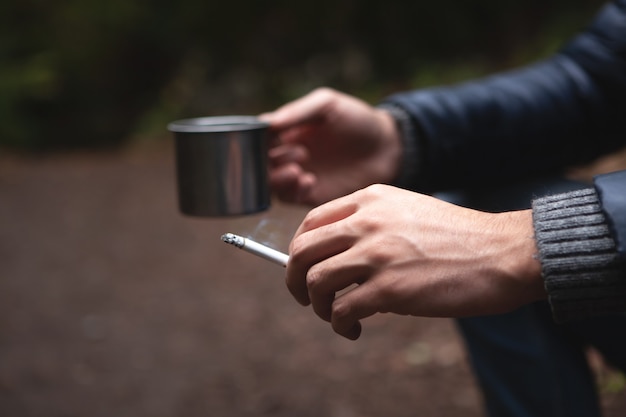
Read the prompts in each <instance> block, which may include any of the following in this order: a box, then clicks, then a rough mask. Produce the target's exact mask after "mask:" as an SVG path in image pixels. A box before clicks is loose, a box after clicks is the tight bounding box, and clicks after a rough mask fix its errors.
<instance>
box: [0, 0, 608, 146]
mask: <svg viewBox="0 0 626 417" xmlns="http://www.w3.org/2000/svg"><path fill="white" fill-rule="evenodd" d="M601 3H602V2H601V1H599V0H549V1H546V0H524V1H522V0H475V1H457V2H452V3H451V2H434V1H425V0H422V1H406V0H387V1H385V2H379V1H357V0H317V1H314V2H313V1H306V2H294V1H287V0H275V1H268V0H255V1H241V0H230V1H215V0H180V1H176V2H174V1H162V0H154V1H145V0H144V1H142V0H108V1H100V0H67V1H64V2H50V1H41V0H20V1H17V0H9V1H4V2H2V4H0V147H5V148H13V149H21V150H37V151H41V150H44V151H46V150H55V149H68V148H74V149H75V148H92V147H116V146H119V145H123V144H125V143H128V142H129V141H132V140H137V139H140V138H155V137H162V136H163V133H164V130H165V125H166V124H167V122H168V121H171V120H173V119H176V118H179V117H193V116H199V115H217V114H244V113H245V114H255V113H258V112H262V111H267V110H270V109H273V108H274V107H276V106H278V105H280V104H282V103H284V102H285V101H287V100H291V99H293V98H295V97H297V96H299V95H302V94H304V93H306V92H307V91H309V90H310V89H312V88H314V87H317V86H321V85H326V86H331V87H335V88H337V89H340V90H343V91H346V92H349V93H352V94H355V95H357V96H359V97H362V98H364V99H366V100H369V101H372V102H375V101H377V100H380V99H381V98H383V97H384V96H385V95H386V94H389V93H391V92H394V91H397V90H400V89H407V88H417V87H422V86H427V85H432V84H439V83H449V82H455V81H459V80H463V79H466V78H469V77H474V76H480V75H483V74H486V73H489V72H492V71H496V70H501V69H506V68H509V67H513V66H516V65H520V64H524V63H527V62H529V61H531V60H534V59H537V58H541V57H543V56H546V55H547V54H549V53H551V52H553V51H555V50H556V49H557V48H558V47H559V45H561V43H562V42H563V41H564V40H566V39H567V38H568V37H570V36H571V35H572V34H574V33H576V32H577V31H579V30H580V29H582V28H583V27H584V25H585V24H586V23H587V22H588V21H589V20H590V18H591V17H592V16H593V13H594V11H595V10H596V9H597V8H598V6H599V5H600V4H601Z"/></svg>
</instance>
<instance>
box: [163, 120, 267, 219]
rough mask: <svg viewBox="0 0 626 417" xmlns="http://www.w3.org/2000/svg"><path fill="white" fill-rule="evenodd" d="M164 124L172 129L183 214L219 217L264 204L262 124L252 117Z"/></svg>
mask: <svg viewBox="0 0 626 417" xmlns="http://www.w3.org/2000/svg"><path fill="white" fill-rule="evenodd" d="M167 128H168V130H169V131H171V132H173V133H174V140H175V145H176V146H175V148H176V150H175V153H176V176H177V183H178V203H179V208H180V211H181V212H182V213H184V214H186V215H190V216H202V217H221V216H236V215H244V214H252V213H257V212H260V211H264V210H267V209H268V208H269V206H270V188H269V180H268V168H267V159H268V156H267V152H268V148H269V132H268V125H267V124H266V123H264V122H262V121H260V120H259V119H257V118H256V117H254V116H221V117H200V118H195V119H183V120H178V121H175V122H172V123H170V124H169V125H168V126H167Z"/></svg>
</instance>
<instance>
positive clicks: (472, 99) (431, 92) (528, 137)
mask: <svg viewBox="0 0 626 417" xmlns="http://www.w3.org/2000/svg"><path fill="white" fill-rule="evenodd" d="M624 3H625V2H624V1H622V2H621V3H619V4H621V5H622V7H621V8H620V7H618V6H616V5H617V3H615V4H610V5H608V6H607V7H606V8H605V9H604V10H603V11H602V12H601V13H600V14H599V16H598V18H597V19H596V21H595V22H594V24H593V25H592V26H591V28H590V29H589V30H588V31H587V32H584V33H583V34H582V35H580V36H578V37H576V38H575V39H574V40H573V41H572V42H571V43H570V44H568V45H567V46H566V47H565V48H563V50H562V51H561V52H560V53H558V54H556V55H554V56H553V57H552V58H550V59H548V60H545V61H542V62H538V63H536V64H533V65H530V66H528V67H525V68H522V69H519V70H516V71H510V72H507V73H502V74H496V75H494V76H491V77H487V78H484V79H480V80H476V81H472V82H467V83H464V84H460V85H456V86H450V87H441V88H431V89H423V90H416V91H412V92H407V93H402V94H397V95H394V96H392V97H390V98H389V99H388V100H387V101H386V102H387V103H391V104H393V105H395V106H398V107H400V108H402V109H403V110H404V111H405V112H406V113H407V114H408V115H409V116H410V121H411V123H412V125H413V129H412V130H413V132H414V133H415V137H413V138H409V140H412V141H414V142H415V144H416V145H417V147H418V148H419V157H420V158H421V160H420V161H418V162H419V170H420V175H419V176H416V177H414V178H413V180H414V181H413V186H412V187H411V188H414V189H418V190H420V191H436V190H441V189H445V188H458V187H465V186H480V185H483V184H486V183H494V182H498V181H499V182H510V181H514V180H517V179H523V178H528V177H530V176H533V175H535V176H536V175H542V174H545V173H555V172H559V171H561V170H563V169H564V168H565V167H569V166H571V165H573V164H577V163H582V162H585V161H587V160H590V159H591V158H594V157H596V156H599V155H601V154H605V153H607V152H610V151H612V150H613V149H615V148H617V147H619V146H622V145H623V143H624V142H623V139H624V133H623V132H624V124H623V116H622V115H623V114H624V111H626V101H625V100H624V97H626V57H625V56H624V51H626V29H625V28H626V11H625V10H623V9H624ZM620 22H621V23H620ZM494 173H496V174H497V175H494Z"/></svg>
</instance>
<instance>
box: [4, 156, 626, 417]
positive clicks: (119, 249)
mask: <svg viewBox="0 0 626 417" xmlns="http://www.w3.org/2000/svg"><path fill="white" fill-rule="evenodd" d="M171 159H172V158H171V155H170V152H169V148H166V149H152V148H151V149H143V150H141V151H137V150H135V151H130V152H125V153H122V154H93V155H92V154H79V155H61V156H55V157H46V158H32V157H31V158H17V157H8V156H6V155H5V156H3V157H2V158H0V268H1V270H0V415H2V416H46V417H50V416H53V417H78V416H90V417H98V416H117V417H126V416H128V417H143V416H145V417H161V416H163V417H175V416H176V417H177V416H185V417H194V416H262V415H268V416H285V417H287V416H289V417H293V416H302V417H306V416H311V417H318V416H325V417H352V416H365V417H367V416H396V417H402V416H415V415H421V416H429V417H438V416H441V417H443V416H446V417H455V416H459V417H461V416H462V417H472V416H479V415H481V412H480V400H479V396H478V391H477V390H476V388H475V385H474V382H473V380H472V377H471V374H470V372H469V368H468V365H467V363H466V359H465V357H464V352H463V349H462V347H461V344H460V342H459V340H458V338H457V336H456V333H455V330H454V326H453V323H452V322H451V321H449V320H439V319H437V320H432V319H415V318H405V317H398V316H392V315H385V316H378V317H375V318H373V319H370V320H368V321H367V322H366V323H365V328H364V329H365V331H364V334H363V336H362V338H361V339H360V340H359V341H358V342H349V341H346V340H343V339H342V338H340V337H338V336H336V335H335V334H334V333H333V332H332V331H331V329H330V328H329V326H327V325H326V324H325V323H323V322H321V321H319V320H317V319H316V318H315V317H314V315H313V314H312V313H311V311H310V310H309V309H305V308H302V307H300V306H298V305H297V304H296V303H295V302H294V301H293V300H292V299H291V297H290V296H289V295H288V294H287V291H286V289H285V287H284V284H283V282H282V278H283V271H282V270H281V269H280V267H277V266H275V265H272V264H269V263H267V262H265V261H263V260H260V259H257V258H255V257H252V256H250V255H248V254H244V253H242V252H239V251H237V250H236V249H234V248H232V247H230V246H227V245H224V244H223V243H221V242H220V241H219V237H220V235H221V234H222V233H224V232H235V233H241V234H248V233H249V234H255V235H256V236H257V237H258V238H260V239H261V240H263V239H270V240H271V241H272V242H274V243H276V244H278V245H279V246H282V248H284V247H285V246H286V244H287V241H288V237H289V235H290V233H292V232H293V230H294V228H295V227H296V225H297V224H298V222H299V220H300V219H301V217H302V216H303V214H304V212H303V211H301V210H297V209H294V208H292V207H284V206H275V207H274V208H273V209H272V210H271V211H270V212H269V213H265V214H262V215H258V216H252V217H248V218H242V219H230V220H197V219H190V218H185V217H182V216H180V215H179V214H178V212H177V209H176V206H175V200H174V184H173V167H172V161H171ZM623 397H624V395H623V394H619V395H618V394H605V395H604V396H603V401H604V402H605V404H606V409H607V416H610V417H617V416H623V415H624V414H625V413H626V401H625V400H624V398H623Z"/></svg>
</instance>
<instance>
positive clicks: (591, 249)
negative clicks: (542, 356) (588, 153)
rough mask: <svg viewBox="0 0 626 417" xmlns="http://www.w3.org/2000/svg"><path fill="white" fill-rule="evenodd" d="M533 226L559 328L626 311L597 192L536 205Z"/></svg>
mask: <svg viewBox="0 0 626 417" xmlns="http://www.w3.org/2000/svg"><path fill="white" fill-rule="evenodd" d="M533 221H534V227H535V238H536V241H537V246H538V249H539V259H540V261H541V266H542V271H543V278H544V281H545V287H546V290H547V292H548V296H549V301H550V305H551V307H552V313H553V316H554V320H555V321H556V322H565V321H568V320H572V319H577V318H583V317H588V316H593V315H598V314H604V313H611V312H618V311H626V277H625V276H624V270H623V266H621V267H620V264H619V262H618V259H617V254H616V249H615V242H614V240H613V238H612V236H611V232H610V230H609V227H608V225H607V222H606V218H605V216H604V214H603V212H602V209H601V207H600V203H599V200H598V196H597V194H596V191H595V189H593V188H588V189H584V190H579V191H573V192H570V193H565V194H558V195H552V196H548V197H544V198H539V199H537V200H535V201H534V202H533Z"/></svg>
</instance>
